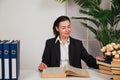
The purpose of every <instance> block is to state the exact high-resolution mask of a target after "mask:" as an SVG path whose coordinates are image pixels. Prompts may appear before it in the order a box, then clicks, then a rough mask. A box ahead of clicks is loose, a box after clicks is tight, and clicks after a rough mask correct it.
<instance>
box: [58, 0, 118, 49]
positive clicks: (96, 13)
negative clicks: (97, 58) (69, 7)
mask: <svg viewBox="0 0 120 80" xmlns="http://www.w3.org/2000/svg"><path fill="white" fill-rule="evenodd" d="M56 1H58V2H61V3H63V2H67V1H73V2H75V3H76V4H77V5H78V6H80V10H79V12H80V14H81V13H82V14H85V15H87V16H89V17H81V16H79V17H72V19H78V20H86V21H89V22H91V23H93V24H94V25H95V26H96V27H93V25H88V24H87V23H85V22H82V21H81V23H82V24H83V25H84V27H86V28H88V29H89V30H90V31H92V32H93V33H94V35H95V38H96V39H97V40H98V41H100V45H101V47H102V46H105V45H107V44H109V43H111V42H114V43H120V37H119V36H120V29H118V23H119V21H120V4H119V3H120V0H110V1H111V5H110V6H109V7H110V8H109V9H102V8H101V7H100V5H101V2H102V0H56Z"/></svg>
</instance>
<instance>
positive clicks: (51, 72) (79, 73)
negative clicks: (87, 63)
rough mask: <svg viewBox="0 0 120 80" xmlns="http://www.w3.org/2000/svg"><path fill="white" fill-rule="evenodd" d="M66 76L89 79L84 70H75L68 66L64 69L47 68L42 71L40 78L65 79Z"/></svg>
mask: <svg viewBox="0 0 120 80" xmlns="http://www.w3.org/2000/svg"><path fill="white" fill-rule="evenodd" d="M67 76H76V77H90V76H89V74H88V72H87V70H86V69H80V68H76V67H73V66H70V65H66V66H64V67H48V68H46V69H45V70H43V72H42V75H41V77H42V78H65V77H67Z"/></svg>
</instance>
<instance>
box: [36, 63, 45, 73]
mask: <svg viewBox="0 0 120 80" xmlns="http://www.w3.org/2000/svg"><path fill="white" fill-rule="evenodd" d="M45 68H47V65H46V64H45V63H43V62H42V63H41V64H40V65H39V66H38V70H39V71H40V72H42V71H43V70H44V69H45Z"/></svg>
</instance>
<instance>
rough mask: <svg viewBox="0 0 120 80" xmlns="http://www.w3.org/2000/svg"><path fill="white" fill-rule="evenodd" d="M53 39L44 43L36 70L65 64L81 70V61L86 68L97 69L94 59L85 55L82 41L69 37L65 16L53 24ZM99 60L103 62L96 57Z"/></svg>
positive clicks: (69, 27) (67, 21)
mask: <svg viewBox="0 0 120 80" xmlns="http://www.w3.org/2000/svg"><path fill="white" fill-rule="evenodd" d="M53 32H54V35H55V37H54V38H51V39H48V40H47V41H46V45H45V49H44V53H43V56H42V62H41V64H40V65H39V67H38V70H40V71H42V70H44V69H45V68H47V67H61V66H64V65H66V64H69V65H72V66H74V67H77V68H81V59H82V60H83V61H85V62H86V64H87V65H88V67H92V68H98V65H97V64H96V59H95V58H94V57H93V56H91V55H90V54H88V53H87V51H86V49H85V48H84V46H83V44H82V41H80V40H77V39H74V38H72V37H71V36H70V33H71V21H70V19H69V17H67V16H60V17H58V18H57V19H56V20H55V22H54V24H53ZM97 59H99V60H104V59H103V58H101V57H97Z"/></svg>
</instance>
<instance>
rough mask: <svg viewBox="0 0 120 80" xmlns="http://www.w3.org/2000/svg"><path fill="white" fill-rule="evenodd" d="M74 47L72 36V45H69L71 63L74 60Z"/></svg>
mask: <svg viewBox="0 0 120 80" xmlns="http://www.w3.org/2000/svg"><path fill="white" fill-rule="evenodd" d="M74 48H75V47H74V42H73V39H72V38H71V37H70V45H69V61H70V63H71V61H72V60H73V56H74Z"/></svg>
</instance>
